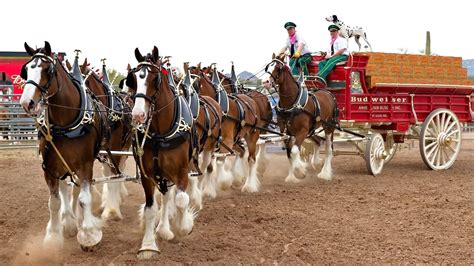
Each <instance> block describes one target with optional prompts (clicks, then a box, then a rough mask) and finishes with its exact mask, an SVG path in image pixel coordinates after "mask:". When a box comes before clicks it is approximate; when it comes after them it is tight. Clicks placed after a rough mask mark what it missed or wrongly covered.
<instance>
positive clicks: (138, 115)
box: [132, 108, 146, 124]
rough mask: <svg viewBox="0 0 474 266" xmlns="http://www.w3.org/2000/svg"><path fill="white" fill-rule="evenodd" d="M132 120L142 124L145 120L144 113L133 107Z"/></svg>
mask: <svg viewBox="0 0 474 266" xmlns="http://www.w3.org/2000/svg"><path fill="white" fill-rule="evenodd" d="M132 120H133V122H135V123H140V124H144V123H145V120H146V113H145V111H142V110H136V109H135V108H134V109H133V110H132Z"/></svg>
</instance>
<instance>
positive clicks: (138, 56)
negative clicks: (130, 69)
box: [129, 47, 144, 87]
mask: <svg viewBox="0 0 474 266" xmlns="http://www.w3.org/2000/svg"><path fill="white" fill-rule="evenodd" d="M135 58H136V59H137V61H138V62H143V60H144V58H143V55H142V54H141V53H140V50H138V47H137V48H135ZM129 87H130V86H129Z"/></svg>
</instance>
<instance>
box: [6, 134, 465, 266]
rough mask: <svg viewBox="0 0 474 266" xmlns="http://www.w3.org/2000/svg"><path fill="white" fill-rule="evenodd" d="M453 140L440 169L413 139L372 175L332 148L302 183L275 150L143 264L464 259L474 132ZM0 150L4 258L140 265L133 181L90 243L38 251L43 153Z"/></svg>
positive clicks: (137, 195)
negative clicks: (323, 174)
mask: <svg viewBox="0 0 474 266" xmlns="http://www.w3.org/2000/svg"><path fill="white" fill-rule="evenodd" d="M462 146H463V149H462V150H461V153H460V155H459V157H458V160H457V161H456V163H455V164H454V165H453V167H452V168H451V169H450V170H448V171H431V170H428V169H427V168H426V167H425V165H424V164H423V162H422V160H421V157H420V155H419V151H418V146H417V143H416V145H415V146H414V147H412V148H411V149H404V150H402V151H399V152H398V153H397V154H396V155H395V158H394V159H393V160H392V161H391V162H390V163H389V164H388V165H386V166H385V167H384V169H383V172H382V174H381V175H380V176H377V177H373V176H370V175H368V174H367V170H366V168H365V162H364V161H363V160H362V158H359V157H356V156H336V157H335V158H334V160H333V167H334V173H335V176H334V179H333V180H332V181H329V182H327V181H324V180H320V179H318V178H316V174H317V172H315V171H309V173H308V175H307V177H306V180H305V181H304V182H302V183H299V184H286V183H285V182H284V181H283V179H284V177H285V176H286V174H287V169H288V162H287V159H286V157H285V156H284V155H283V154H282V153H280V154H272V155H271V162H270V164H269V168H268V169H267V172H266V174H265V176H264V179H263V180H262V183H263V186H262V190H261V192H259V193H256V194H244V193H241V192H240V191H239V190H233V191H230V192H225V193H223V194H221V195H220V196H219V197H218V198H216V199H215V200H211V201H209V200H208V201H206V202H205V205H204V209H203V210H202V211H201V212H200V213H199V215H198V217H197V218H196V220H195V227H194V231H193V232H192V234H191V235H189V236H187V237H185V238H183V239H181V240H179V241H178V240H174V241H171V242H165V241H161V240H159V241H158V242H159V246H160V248H161V254H160V255H159V256H158V257H157V258H156V259H155V260H154V261H151V263H156V262H160V263H165V264H176V263H178V264H181V263H186V264H198V263H199V264H203V263H204V264H208V263H218V264H238V263H243V264H256V263H258V264H307V263H313V264H322V263H324V264H327V263H338V264H354V263H358V264H362V263H363V264H366V263H456V264H460V263H462V264H473V263H474V212H473V211H474V174H473V173H474V159H473V158H474V141H473V140H470V141H465V142H464V143H463V145H462ZM1 153H2V154H1V156H0V169H2V170H1V171H0V180H1V184H2V185H1V186H0V206H1V208H0V241H1V242H0V264H1V265H8V264H21V265H25V264H30V265H33V264H34V265H38V264H40V265H41V264H47V265H54V264H135V263H145V262H139V261H137V258H136V251H137V250H138V248H139V246H140V243H141V238H142V234H141V232H140V230H139V221H138V215H137V213H138V212H137V211H138V209H139V206H140V204H142V203H143V202H144V197H143V191H142V188H141V186H140V185H139V184H135V183H129V184H127V187H128V189H129V192H130V195H129V196H128V197H127V198H126V199H125V202H124V205H123V207H122V213H123V215H124V219H123V220H122V221H107V223H106V225H105V227H104V234H103V239H102V242H101V244H100V245H99V246H98V247H97V248H96V250H95V251H94V252H91V253H86V252H83V251H82V250H81V249H80V247H79V245H78V244H77V241H76V239H75V238H73V239H66V240H65V247H64V249H63V250H62V251H61V252H54V251H51V250H43V249H42V245H41V243H42V238H43V237H44V232H45V228H46V223H47V221H48V218H49V213H48V207H47V201H48V190H47V186H46V184H45V182H44V180H43V174H42V170H41V166H40V163H41V162H40V160H39V159H38V158H37V157H35V155H34V154H33V152H25V151H8V152H4V151H2V152H1ZM132 164H133V160H129V162H128V169H129V171H130V172H132V170H131V169H132ZM96 169H97V170H98V169H99V168H98V166H97V167H96ZM99 174H100V171H97V175H99Z"/></svg>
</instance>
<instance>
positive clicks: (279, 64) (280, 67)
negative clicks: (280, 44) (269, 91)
mask: <svg viewBox="0 0 474 266" xmlns="http://www.w3.org/2000/svg"><path fill="white" fill-rule="evenodd" d="M265 72H266V73H267V74H269V75H270V77H269V83H270V84H271V86H272V87H274V88H275V89H276V90H279V89H280V86H281V85H284V84H285V82H286V81H287V80H288V77H291V79H293V77H292V75H291V71H290V68H289V67H288V66H287V65H286V63H285V55H284V54H280V55H275V54H273V55H272V61H271V62H270V63H268V64H267V66H266V67H265Z"/></svg>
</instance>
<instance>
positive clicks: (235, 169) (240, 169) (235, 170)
mask: <svg viewBox="0 0 474 266" xmlns="http://www.w3.org/2000/svg"><path fill="white" fill-rule="evenodd" d="M248 156H249V152H248V150H247V148H244V153H243V155H242V156H240V154H239V155H238V156H236V157H235V161H234V165H233V166H232V174H233V180H232V184H233V185H234V186H235V187H240V186H242V183H243V182H244V180H245V179H246V178H247V175H248V171H247V170H246V168H247V167H246V165H245V161H246V160H247V158H248Z"/></svg>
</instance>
